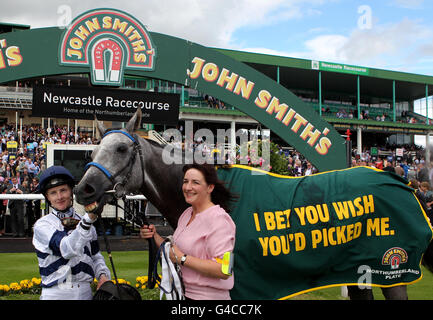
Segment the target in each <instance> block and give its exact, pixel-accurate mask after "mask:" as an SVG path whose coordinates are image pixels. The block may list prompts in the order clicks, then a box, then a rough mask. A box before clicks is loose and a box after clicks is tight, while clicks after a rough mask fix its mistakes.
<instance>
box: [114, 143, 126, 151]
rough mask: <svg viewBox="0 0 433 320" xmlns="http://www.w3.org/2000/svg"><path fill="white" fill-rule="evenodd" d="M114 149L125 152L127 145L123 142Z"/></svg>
mask: <svg viewBox="0 0 433 320" xmlns="http://www.w3.org/2000/svg"><path fill="white" fill-rule="evenodd" d="M116 151H117V152H118V153H125V152H126V151H128V147H127V146H126V145H124V144H121V145H120V146H118V147H117V150H116Z"/></svg>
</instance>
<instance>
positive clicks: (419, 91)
mask: <svg viewBox="0 0 433 320" xmlns="http://www.w3.org/2000/svg"><path fill="white" fill-rule="evenodd" d="M28 28H29V26H24V25H11V24H0V33H2V32H11V31H14V32H15V31H16V32H19V31H20V30H25V29H28ZM217 50H218V51H220V52H221V53H223V54H226V55H228V56H230V57H232V58H234V59H235V60H238V61H240V62H243V63H246V64H248V65H249V66H251V67H252V68H254V69H256V70H258V71H260V72H261V73H263V74H264V75H265V76H267V77H270V78H272V79H274V80H275V81H276V82H278V83H280V84H281V85H283V86H284V87H286V88H287V89H289V90H290V91H291V92H293V93H294V94H295V95H297V96H298V97H299V98H301V99H302V100H303V101H305V102H307V103H308V104H309V105H310V106H311V107H312V108H314V109H315V110H316V111H317V112H318V113H319V114H320V115H321V116H322V117H323V118H324V119H325V120H326V121H328V122H329V123H331V124H332V125H333V126H334V127H335V128H336V129H337V130H338V131H339V132H341V134H342V135H344V134H345V132H346V130H347V129H349V130H350V131H351V133H352V135H351V138H352V140H353V146H354V147H356V148H357V150H358V152H361V151H362V149H363V148H370V147H374V146H382V145H385V143H389V144H398V145H402V144H411V143H414V135H423V136H426V137H428V136H429V135H430V134H431V131H432V129H433V126H432V124H433V122H432V121H433V120H432V118H433V114H429V112H430V113H432V112H431V111H428V110H427V106H426V108H425V110H426V115H427V117H426V116H423V115H421V114H419V113H417V112H415V109H414V105H415V101H419V99H423V98H425V104H427V101H428V97H429V96H431V95H433V77H432V76H426V75H420V74H412V73H404V72H396V71H390V70H382V69H375V68H369V67H363V66H353V65H345V64H339V63H331V62H325V61H315V60H308V59H297V58H290V57H282V56H272V55H266V54H258V53H249V52H242V51H234V50H225V49H217ZM36 84H38V85H40V84H43V85H45V86H70V87H88V86H91V84H90V80H89V77H88V75H87V74H82V75H64V76H54V77H51V76H47V77H44V78H38V79H35V78H33V79H23V80H20V81H15V82H12V83H2V84H0V126H2V125H3V124H5V123H8V124H11V123H14V124H16V126H17V130H19V127H20V126H21V125H31V124H36V125H42V126H43V127H44V128H49V127H52V126H54V125H67V126H70V127H74V128H75V129H76V130H77V131H79V132H86V133H89V134H95V131H96V130H95V126H94V123H93V121H91V120H76V119H56V118H38V117H34V116H32V88H33V86H35V85H36ZM121 88H122V89H134V90H145V91H154V92H170V93H179V94H180V97H181V99H180V114H179V124H178V127H182V126H184V125H185V121H192V122H193V123H194V130H197V129H199V128H201V127H206V128H210V129H217V128H224V129H229V128H230V129H232V130H237V129H239V128H245V129H260V128H263V126H262V125H261V124H259V123H258V122H257V121H256V120H254V119H252V118H250V117H249V116H247V115H245V114H244V113H243V112H241V111H238V110H237V109H236V106H233V105H227V104H225V103H224V101H219V100H216V99H214V98H213V97H209V96H208V95H207V94H206V92H198V91H197V90H194V89H192V88H188V87H186V86H184V85H182V84H176V83H171V82H167V81H161V80H158V79H151V78H143V77H136V76H134V77H132V76H128V75H127V74H126V75H125V78H124V80H123V85H122V87H121ZM119 125H121V123H108V124H107V126H119ZM143 129H155V130H156V131H163V130H164V129H166V126H164V125H152V124H146V125H144V128H143ZM271 139H272V140H274V141H277V142H279V143H281V144H282V145H285V144H286V143H285V142H283V141H282V140H280V139H279V138H278V137H276V136H275V135H272V133H271ZM426 143H427V144H428V139H426Z"/></svg>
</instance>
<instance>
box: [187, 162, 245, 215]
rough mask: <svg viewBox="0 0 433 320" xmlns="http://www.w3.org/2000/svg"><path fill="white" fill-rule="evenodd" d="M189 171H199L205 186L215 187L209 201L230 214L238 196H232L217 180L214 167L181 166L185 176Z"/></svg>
mask: <svg viewBox="0 0 433 320" xmlns="http://www.w3.org/2000/svg"><path fill="white" fill-rule="evenodd" d="M189 169H197V170H198V171H200V172H201V173H202V174H203V176H204V180H205V181H206V183H207V184H213V185H215V187H214V189H213V191H212V193H211V200H212V202H213V203H215V204H218V205H220V207H221V208H223V209H224V210H225V211H227V212H230V208H231V205H232V202H234V201H236V200H237V199H238V198H239V196H238V195H235V194H233V193H232V192H231V191H230V190H229V189H227V188H226V187H225V182H224V181H221V180H219V179H218V176H217V172H216V169H215V166H214V165H212V164H207V163H204V164H198V163H193V164H186V165H184V166H183V169H182V170H183V173H184V174H185V173H186V172H187V171H188V170H189Z"/></svg>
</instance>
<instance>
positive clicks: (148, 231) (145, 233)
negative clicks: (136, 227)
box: [140, 224, 156, 239]
mask: <svg viewBox="0 0 433 320" xmlns="http://www.w3.org/2000/svg"><path fill="white" fill-rule="evenodd" d="M155 232H156V228H155V226H154V225H153V224H151V225H144V226H143V227H142V228H141V229H140V238H143V239H150V238H153V236H154V235H155Z"/></svg>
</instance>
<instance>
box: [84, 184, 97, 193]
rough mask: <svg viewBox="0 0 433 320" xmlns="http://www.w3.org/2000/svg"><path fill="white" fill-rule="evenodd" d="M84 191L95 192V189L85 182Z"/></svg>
mask: <svg viewBox="0 0 433 320" xmlns="http://www.w3.org/2000/svg"><path fill="white" fill-rule="evenodd" d="M84 193H86V194H93V193H95V189H94V188H93V187H92V186H91V185H90V184H86V186H85V187H84Z"/></svg>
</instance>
